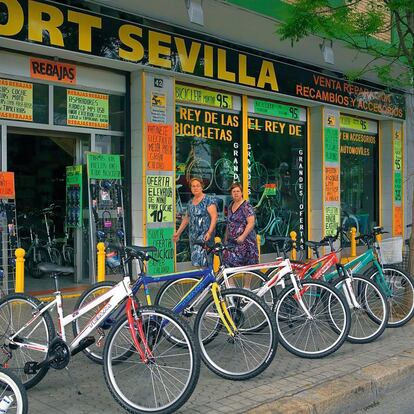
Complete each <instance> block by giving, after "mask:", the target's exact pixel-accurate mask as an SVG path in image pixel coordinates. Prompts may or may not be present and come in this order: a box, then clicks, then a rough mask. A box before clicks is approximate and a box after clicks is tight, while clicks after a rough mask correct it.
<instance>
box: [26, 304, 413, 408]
mask: <svg viewBox="0 0 414 414" xmlns="http://www.w3.org/2000/svg"><path fill="white" fill-rule="evenodd" d="M73 304H74V299H69V300H67V301H66V306H65V307H66V309H68V310H70V309H71V306H72V307H73ZM69 329H70V327H69ZM69 369H70V374H71V376H72V377H73V378H74V380H73V379H71V378H70V377H69V375H68V374H67V372H66V370H63V371H55V370H53V369H51V370H50V371H49V373H48V374H47V376H46V377H45V378H44V379H43V380H42V381H41V382H40V383H39V384H38V385H36V386H35V387H34V388H33V389H31V390H29V391H28V395H29V404H30V407H29V413H30V414H45V413H48V414H55V413H57V414H60V413H64V414H106V413H108V414H109V413H111V414H112V413H124V412H126V411H123V409H121V407H120V406H118V405H117V404H116V403H115V401H114V400H113V398H112V397H111V395H110V393H109V391H108V389H107V387H106V385H105V381H104V378H103V372H102V367H101V366H99V365H95V364H94V363H93V362H91V361H90V360H89V359H87V358H86V357H85V356H84V355H83V354H78V355H76V356H75V357H74V358H73V359H72V361H71V363H70V364H69ZM413 379H414V321H412V322H410V323H409V324H408V325H406V326H405V327H402V328H396V329H386V331H385V332H384V334H383V335H382V336H381V337H380V338H379V339H378V340H377V341H375V342H373V343H371V344H364V345H354V344H349V343H346V344H345V345H344V346H342V348H341V349H340V350H339V351H337V352H336V353H335V354H334V355H331V356H329V357H326V358H323V359H317V360H310V359H302V358H298V357H296V356H294V355H291V354H290V353H288V352H287V351H286V350H284V349H283V347H282V346H281V345H279V348H278V351H277V355H276V357H275V359H274V361H273V362H272V364H271V365H270V367H269V368H268V369H267V370H266V371H265V372H264V373H262V374H261V375H260V376H258V377H256V378H254V379H251V380H248V381H241V382H240V381H239V382H234V381H228V380H224V379H221V378H219V377H217V376H216V375H215V374H213V373H212V372H210V371H209V370H208V369H207V368H206V367H205V366H202V369H201V375H200V380H199V382H198V385H197V387H196V389H195V391H194V393H193V395H192V396H191V398H190V400H189V401H188V402H187V404H186V405H184V407H182V408H181V410H180V411H179V412H180V413H182V414H190V413H191V414H197V413H200V414H204V413H209V414H210V413H211V414H219V413H249V414H270V413H274V414H282V413H283V414H337V413H338V414H339V413H341V414H342V413H353V412H354V411H356V410H358V409H361V408H364V407H367V406H368V405H370V404H372V403H374V402H375V401H378V399H380V398H384V396H385V394H386V393H387V392H390V391H392V390H393V389H396V388H398V387H400V386H402V385H403V384H405V383H406V382H408V381H412V380H413ZM75 382H76V383H77V387H78V388H79V390H80V392H81V395H78V394H77V391H76V386H75V385H74V384H75Z"/></svg>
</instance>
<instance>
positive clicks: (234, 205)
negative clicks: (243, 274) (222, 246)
mask: <svg viewBox="0 0 414 414" xmlns="http://www.w3.org/2000/svg"><path fill="white" fill-rule="evenodd" d="M230 194H231V196H232V198H233V201H232V202H231V204H230V206H229V209H228V216H227V227H226V237H225V241H226V242H233V243H236V246H235V248H234V249H233V250H230V251H226V252H225V255H224V264H225V266H226V267H236V266H246V265H250V264H256V263H258V261H259V251H258V248H257V242H256V232H255V231H254V224H255V213H254V209H253V207H252V206H251V204H250V203H249V202H248V201H246V200H244V199H243V189H242V186H241V184H240V183H233V184H232V185H231V187H230Z"/></svg>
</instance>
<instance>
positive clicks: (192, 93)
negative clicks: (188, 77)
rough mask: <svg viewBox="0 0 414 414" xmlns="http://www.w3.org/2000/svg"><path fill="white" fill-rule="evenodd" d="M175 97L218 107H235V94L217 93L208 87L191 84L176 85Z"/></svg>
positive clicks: (178, 99) (180, 100)
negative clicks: (195, 86)
mask: <svg viewBox="0 0 414 414" xmlns="http://www.w3.org/2000/svg"><path fill="white" fill-rule="evenodd" d="M175 99H176V100H177V101H178V102H187V103H197V104H200V105H208V106H214V107H216V108H223V109H233V96H232V95H227V94H224V93H217V92H213V91H209V90H207V89H201V88H193V87H191V86H183V85H176V86H175Z"/></svg>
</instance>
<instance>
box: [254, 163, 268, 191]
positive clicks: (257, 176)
mask: <svg viewBox="0 0 414 414" xmlns="http://www.w3.org/2000/svg"><path fill="white" fill-rule="evenodd" d="M268 179H269V173H268V171H267V168H266V166H265V165H263V164H262V163H261V162H257V161H255V162H253V164H252V166H251V168H250V182H249V186H250V189H251V190H252V191H254V192H255V193H258V192H260V191H261V190H262V187H263V186H264V185H265V184H267V182H268Z"/></svg>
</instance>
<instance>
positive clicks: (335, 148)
mask: <svg viewBox="0 0 414 414" xmlns="http://www.w3.org/2000/svg"><path fill="white" fill-rule="evenodd" d="M325 162H339V131H338V129H337V128H325Z"/></svg>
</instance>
